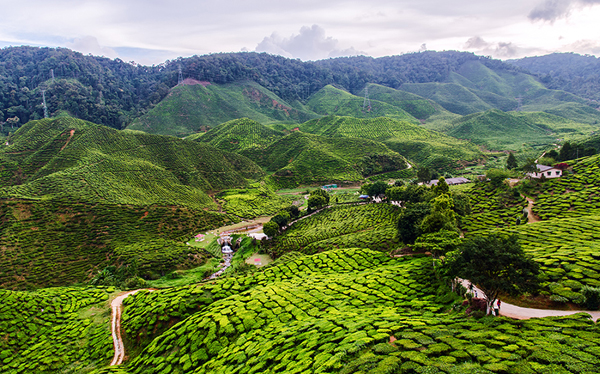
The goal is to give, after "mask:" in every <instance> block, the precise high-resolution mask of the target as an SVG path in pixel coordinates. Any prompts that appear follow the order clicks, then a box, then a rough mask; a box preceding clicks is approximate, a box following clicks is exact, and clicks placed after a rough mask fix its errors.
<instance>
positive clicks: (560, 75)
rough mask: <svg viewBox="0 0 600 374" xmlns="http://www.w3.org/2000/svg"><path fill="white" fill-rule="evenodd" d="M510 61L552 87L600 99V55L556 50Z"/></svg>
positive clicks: (592, 98) (509, 62)
mask: <svg viewBox="0 0 600 374" xmlns="http://www.w3.org/2000/svg"><path fill="white" fill-rule="evenodd" d="M506 63H508V64H511V65H514V66H517V67H519V68H522V69H525V70H527V71H529V72H531V73H533V74H535V75H537V76H539V77H540V80H541V82H542V83H543V84H544V85H545V86H546V87H548V88H551V89H556V90H563V91H567V92H570V93H572V94H575V95H578V96H581V97H584V98H587V99H591V100H595V101H597V102H598V101H600V58H598V57H595V56H590V55H585V56H582V55H579V54H576V53H552V54H549V55H546V56H536V57H525V58H522V59H518V60H507V61H506ZM598 106H600V104H599V105H598Z"/></svg>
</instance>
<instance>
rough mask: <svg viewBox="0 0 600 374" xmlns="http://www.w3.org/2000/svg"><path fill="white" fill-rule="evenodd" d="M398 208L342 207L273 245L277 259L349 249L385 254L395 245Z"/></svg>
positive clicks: (287, 233) (303, 223) (312, 219)
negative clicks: (284, 256)
mask: <svg viewBox="0 0 600 374" xmlns="http://www.w3.org/2000/svg"><path fill="white" fill-rule="evenodd" d="M398 214H399V208H398V207H396V206H393V205H388V204H366V205H344V206H342V205H340V206H336V207H334V208H331V209H326V210H325V211H323V212H321V213H319V214H317V215H314V216H312V217H308V218H306V219H303V220H300V221H298V222H296V223H294V224H293V225H292V226H291V228H289V229H288V230H286V231H285V232H284V233H283V234H282V235H280V236H278V237H276V239H275V242H274V243H273V244H272V248H271V250H272V252H273V254H274V255H275V256H280V255H281V254H283V253H286V252H290V251H301V252H303V253H308V254H312V253H316V252H321V251H326V250H330V249H333V248H344V247H347V246H354V247H363V248H371V249H379V250H386V249H389V248H390V247H392V246H394V245H395V244H396V239H395V238H396V221H397V219H398Z"/></svg>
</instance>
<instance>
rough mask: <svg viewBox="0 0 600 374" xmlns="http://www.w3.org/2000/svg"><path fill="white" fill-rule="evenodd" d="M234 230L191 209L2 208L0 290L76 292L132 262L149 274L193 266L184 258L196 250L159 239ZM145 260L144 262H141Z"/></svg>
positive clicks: (11, 204) (3, 203) (48, 204)
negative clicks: (75, 287)
mask: <svg viewBox="0 0 600 374" xmlns="http://www.w3.org/2000/svg"><path fill="white" fill-rule="evenodd" d="M229 222H232V219H231V218H229V217H228V216H225V215H222V214H218V213H211V212H206V211H204V210H194V209H187V208H175V207H159V206H141V207H132V206H118V205H105V204H66V203H65V204H58V203H56V202H52V201H43V202H32V201H25V200H0V248H1V250H2V256H0V285H1V286H2V287H3V288H18V289H25V288H37V287H43V286H60V285H68V284H73V283H77V282H82V281H86V280H89V279H90V278H92V277H93V276H94V275H95V274H96V273H97V272H98V271H100V270H102V269H103V268H104V267H106V266H109V265H119V264H125V263H128V262H129V261H124V259H125V258H127V259H128V260H133V259H135V261H136V263H137V264H138V266H139V267H142V268H143V267H145V266H148V267H150V268H152V267H154V266H155V265H156V264H159V263H160V264H161V268H162V267H165V266H168V267H170V268H175V267H177V266H179V265H180V264H181V265H182V266H185V265H184V264H185V263H186V262H188V265H187V266H189V265H190V263H189V261H188V260H187V257H184V258H183V259H181V258H180V255H181V254H183V253H185V254H186V256H187V254H188V253H189V254H191V255H197V253H195V252H194V251H195V250H194V249H193V248H187V247H185V246H184V248H181V247H180V244H178V243H173V242H162V243H161V244H160V245H158V243H159V242H160V241H158V242H157V239H165V240H175V241H178V242H179V243H181V242H182V241H184V240H188V239H189V237H190V236H191V234H193V233H197V232H199V231H202V230H206V229H208V228H213V227H216V226H222V225H224V224H227V223H229ZM146 241H150V243H149V244H147V245H146V244H144V242H146ZM178 248H179V249H178ZM171 250H172V251H174V252H173V253H170V251H171ZM138 252H144V255H143V256H141V257H139V256H136V255H135V253H138ZM176 254H177V255H176ZM200 255H201V256H203V255H202V254H200ZM167 258H169V260H168V261H167V262H165V261H166V259H167ZM193 262H194V261H192V263H193ZM158 273H160V271H159V272H158Z"/></svg>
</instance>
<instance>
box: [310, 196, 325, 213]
mask: <svg viewBox="0 0 600 374" xmlns="http://www.w3.org/2000/svg"><path fill="white" fill-rule="evenodd" d="M326 205H327V200H325V198H324V197H323V196H319V195H316V196H311V197H309V198H308V209H310V210H313V209H321V208H323V207H324V206H326Z"/></svg>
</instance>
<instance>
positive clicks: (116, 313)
mask: <svg viewBox="0 0 600 374" xmlns="http://www.w3.org/2000/svg"><path fill="white" fill-rule="evenodd" d="M139 291H142V290H141V289H140V290H135V291H129V292H127V293H124V294H123V295H120V296H117V297H116V298H115V299H114V300H113V301H112V302H111V303H110V306H111V308H112V322H111V328H112V338H113V346H114V348H115V356H114V358H113V360H112V362H111V363H110V366H113V365H121V363H123V359H124V358H125V347H124V346H123V339H121V306H122V305H123V300H125V298H126V297H127V296H129V295H133V294H135V293H136V292H139ZM147 291H154V290H147Z"/></svg>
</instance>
